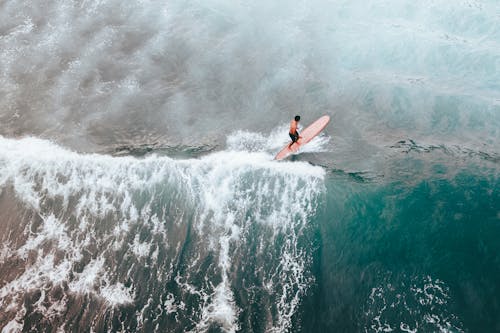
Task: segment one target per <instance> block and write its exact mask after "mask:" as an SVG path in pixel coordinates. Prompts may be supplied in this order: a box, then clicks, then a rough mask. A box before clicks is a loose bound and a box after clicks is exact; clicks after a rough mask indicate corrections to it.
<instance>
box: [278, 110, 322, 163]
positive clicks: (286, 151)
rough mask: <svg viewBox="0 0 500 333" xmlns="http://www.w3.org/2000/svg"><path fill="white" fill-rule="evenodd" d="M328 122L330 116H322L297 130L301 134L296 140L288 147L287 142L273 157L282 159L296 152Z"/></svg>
mask: <svg viewBox="0 0 500 333" xmlns="http://www.w3.org/2000/svg"><path fill="white" fill-rule="evenodd" d="M329 122H330V116H323V117H321V118H319V119H318V120H316V121H315V122H314V123H312V124H311V125H309V126H307V128H306V129H305V130H303V131H301V132H299V135H300V136H301V138H300V139H298V140H297V142H295V143H294V144H293V145H291V146H290V147H288V145H289V144H290V143H287V145H286V146H285V148H283V149H282V150H281V151H280V152H279V153H278V155H276V157H275V158H274V159H275V160H282V159H284V158H286V157H288V155H290V154H292V153H295V152H297V151H298V150H299V149H300V147H302V146H303V145H305V144H306V143H308V142H309V141H311V140H312V139H313V138H314V137H315V136H316V135H318V134H319V133H321V131H322V130H323V129H325V127H326V125H328V123H329Z"/></svg>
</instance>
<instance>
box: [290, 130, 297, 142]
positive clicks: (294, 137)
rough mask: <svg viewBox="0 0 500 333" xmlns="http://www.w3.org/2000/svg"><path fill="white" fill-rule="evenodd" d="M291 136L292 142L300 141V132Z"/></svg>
mask: <svg viewBox="0 0 500 333" xmlns="http://www.w3.org/2000/svg"><path fill="white" fill-rule="evenodd" d="M288 135H290V138H292V142H297V140H298V139H299V131H295V134H293V133H288Z"/></svg>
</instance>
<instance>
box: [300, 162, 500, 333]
mask: <svg viewBox="0 0 500 333" xmlns="http://www.w3.org/2000/svg"><path fill="white" fill-rule="evenodd" d="M436 168H437V169H438V168H439V166H436ZM346 178H347V179H346ZM408 185H409V184H407V183H405V182H394V183H390V184H384V185H379V184H373V183H368V184H366V183H363V182H355V181H353V180H352V179H349V178H348V177H341V176H340V177H339V176H336V177H332V178H331V179H329V181H328V185H327V194H326V202H325V206H326V207H327V208H325V209H324V210H323V212H322V214H321V215H320V216H318V219H316V220H315V222H316V223H318V228H319V230H320V236H319V238H320V241H321V247H320V250H319V256H318V259H317V260H318V263H317V265H318V266H317V268H316V269H317V274H318V277H319V279H318V281H319V284H318V287H317V289H316V296H314V297H312V298H311V299H310V300H309V301H310V302H311V304H310V305H311V306H310V309H311V310H305V312H306V314H305V317H304V318H305V323H304V327H305V331H311V332H312V331H369V332H371V331H383V329H384V327H385V328H391V329H394V330H396V331H400V330H402V327H406V328H408V330H411V331H424V332H434V331H439V330H440V327H441V328H444V330H445V331H453V332H459V331H471V332H481V331H489V330H491V331H495V330H497V329H498V328H499V327H498V319H497V314H498V312H499V307H498V302H497V300H498V295H499V287H498V283H497V281H498V276H500V270H499V265H498V264H499V256H498V253H499V245H498V242H497V237H498V234H499V232H500V225H499V223H498V221H499V210H498V203H499V202H500V201H499V199H500V198H499V193H498V191H495V190H494V189H497V188H498V186H499V179H498V174H497V175H496V176H495V177H494V176H489V177H488V176H486V177H485V176H484V175H481V174H479V175H478V174H477V171H476V170H473V169H467V170H462V171H461V172H459V173H458V174H457V175H456V176H455V177H453V178H451V179H446V177H443V175H442V173H441V174H440V173H438V174H437V175H433V176H432V177H429V178H428V179H422V180H419V181H417V182H416V183H415V184H411V186H408ZM425 288H427V290H426V289H425ZM377 318H378V319H377ZM404 325H406V326H404Z"/></svg>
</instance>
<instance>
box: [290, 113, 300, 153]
mask: <svg viewBox="0 0 500 333" xmlns="http://www.w3.org/2000/svg"><path fill="white" fill-rule="evenodd" d="M299 121H300V116H295V118H294V119H293V120H292V121H291V122H290V131H289V132H288V134H289V135H290V138H292V142H290V144H289V145H288V148H290V147H291V146H292V145H293V144H294V143H295V142H297V140H298V139H300V138H302V137H301V136H299V131H297V127H298V126H299Z"/></svg>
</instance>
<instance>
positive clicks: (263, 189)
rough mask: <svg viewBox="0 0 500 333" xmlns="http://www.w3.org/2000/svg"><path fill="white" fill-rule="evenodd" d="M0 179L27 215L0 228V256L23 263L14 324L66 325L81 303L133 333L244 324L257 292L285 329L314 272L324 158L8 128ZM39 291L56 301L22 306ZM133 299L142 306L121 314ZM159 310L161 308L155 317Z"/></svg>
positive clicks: (12, 304) (5, 290) (11, 281)
mask: <svg viewBox="0 0 500 333" xmlns="http://www.w3.org/2000/svg"><path fill="white" fill-rule="evenodd" d="M230 140H232V139H230ZM0 175H1V178H0V188H2V192H1V193H2V196H1V197H0V198H2V200H3V201H5V202H6V201H12V200H14V201H16V202H19V203H20V204H21V205H22V206H23V207H24V210H25V211H26V212H27V214H26V215H22V216H24V217H20V221H21V223H20V224H19V225H17V226H16V225H14V224H10V225H8V226H7V228H8V230H10V233H6V234H5V235H4V236H2V237H3V238H2V243H3V244H7V245H4V249H3V250H2V253H3V254H2V257H1V258H2V261H1V262H0V264H1V265H2V266H3V267H8V266H9V265H11V264H12V263H13V262H15V261H16V260H24V261H25V263H24V267H22V268H21V269H20V270H19V272H17V273H16V274H13V275H9V276H8V277H5V278H6V279H7V280H8V282H7V283H6V284H5V285H3V286H1V288H0V295H1V296H2V301H1V303H0V308H1V309H3V311H5V313H6V314H7V318H8V319H10V320H14V319H15V320H16V322H19V323H22V322H23V320H24V318H26V317H27V316H29V315H30V314H31V313H37V314H39V315H41V316H42V317H43V318H44V319H43V320H42V322H44V323H45V325H48V326H51V327H52V326H56V325H57V324H61V323H63V322H65V321H68V320H75V319H74V318H67V317H65V316H67V315H65V313H68V312H67V311H68V310H71V308H72V305H70V304H75V303H77V304H81V306H82V307H83V309H84V310H82V311H85V312H86V313H89V314H90V315H89V318H95V319H96V318H105V317H106V316H105V315H104V313H109V314H110V315H111V317H113V316H122V317H120V318H122V319H121V320H122V325H125V326H124V327H128V329H133V330H148V329H149V328H151V327H154V326H152V325H153V323H155V325H167V326H166V327H170V329H173V330H177V329H179V328H180V327H182V328H183V329H186V330H191V331H193V332H205V331H208V330H210V329H212V328H214V327H219V328H221V329H222V330H223V331H226V332H236V331H238V330H239V329H242V328H243V327H242V326H241V325H242V324H241V318H244V317H248V318H251V317H252V316H253V314H252V313H253V312H252V311H253V310H251V307H249V305H246V306H245V305H244V304H249V303H250V304H251V303H252V302H254V300H253V298H252V297H253V296H252V295H253V293H254V292H255V290H258V288H260V289H261V291H260V292H259V298H260V301H259V304H260V305H259V306H262V305H264V304H267V306H269V307H270V309H271V311H270V312H267V311H264V310H262V311H264V312H263V314H262V315H263V316H264V317H265V318H267V319H266V322H267V324H265V326H266V327H267V330H271V331H280V332H282V331H286V330H289V329H290V328H291V327H292V323H293V318H294V315H295V314H296V312H297V309H298V306H299V304H300V300H301V298H302V296H303V295H304V294H305V292H306V290H307V289H308V287H309V286H310V284H311V283H312V282H313V277H312V275H311V274H310V273H309V271H308V269H309V267H310V263H311V255H312V253H311V251H312V250H311V246H310V245H311V244H310V234H311V232H310V231H308V230H311V226H310V225H309V224H308V221H309V218H310V216H311V215H313V214H314V212H315V209H316V206H317V204H318V202H317V198H318V195H319V194H320V193H321V192H322V191H323V183H322V182H323V177H324V171H323V169H321V168H318V167H313V166H310V165H308V164H306V163H300V162H299V163H287V162H284V163H276V162H274V161H272V156H271V155H269V154H267V153H265V152H247V151H235V150H229V151H222V152H218V153H213V154H210V155H206V156H204V157H203V158H201V159H188V160H174V159H171V158H169V157H161V156H155V155H152V156H149V157H146V158H144V159H137V158H132V157H110V156H105V155H96V154H91V155H82V154H78V153H75V152H71V151H68V150H66V149H64V148H61V147H59V146H57V145H54V144H52V143H50V142H47V141H44V140H40V139H35V138H25V139H21V140H11V139H5V138H0ZM11 193H12V194H15V198H14V197H12V196H11ZM1 202H2V201H0V203H1ZM14 234H15V235H17V237H14V236H13V235H14ZM249 258H251V262H248V260H249ZM249 267H253V268H252V269H251V270H250V271H248V270H247V268H249ZM143 269H145V270H146V271H147V272H149V273H146V274H144V272H143ZM245 281H246V282H245ZM242 283H243V284H242ZM249 286H250V287H249ZM252 286H253V287H252ZM248 288H250V289H248ZM37 290H47V291H48V292H47V293H43V294H41V295H38V294H37ZM155 290H156V291H155ZM158 290H161V292H158ZM252 290H253V291H252ZM236 295H237V296H238V297H236ZM30 299H37V304H48V306H49V307H50V309H49V307H47V306H44V307H35V308H30V309H29V310H28V311H27V312H26V313H25V312H23V311H26V309H24V308H23V307H22V305H21V304H22V303H23V302H28V304H29V303H30V301H29V300H30ZM92 304H100V306H99V307H98V308H97V309H100V310H93V309H92V308H91V305H92ZM73 306H74V305H73ZM127 307H132V308H134V309H137V310H135V311H134V313H135V315H134V316H131V317H126V316H125V318H123V313H122V312H121V310H120V309H125V308H127ZM158 308H159V309H162V313H163V315H157V316H156V317H155V318H156V319H154V320H153V321H152V322H151V320H150V319H148V318H150V316H151V313H152V311H153V312H154V311H156V310H155V309H158ZM56 310H57V311H56ZM120 313H122V314H121V315H120ZM173 316H175V318H177V319H179V320H180V321H179V322H177V323H176V321H172V318H173ZM16 318H17V319H16ZM92 320H94V319H92ZM92 323H94V324H92V325H104V326H107V327H110V328H111V327H113V326H112V322H106V321H104V322H100V321H99V320H97V322H94V321H92ZM78 324H80V325H85V323H83V322H81V323H78ZM89 324H91V323H89ZM127 325H128V326H127ZM177 325H180V326H177Z"/></svg>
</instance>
